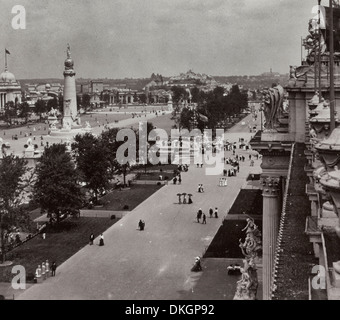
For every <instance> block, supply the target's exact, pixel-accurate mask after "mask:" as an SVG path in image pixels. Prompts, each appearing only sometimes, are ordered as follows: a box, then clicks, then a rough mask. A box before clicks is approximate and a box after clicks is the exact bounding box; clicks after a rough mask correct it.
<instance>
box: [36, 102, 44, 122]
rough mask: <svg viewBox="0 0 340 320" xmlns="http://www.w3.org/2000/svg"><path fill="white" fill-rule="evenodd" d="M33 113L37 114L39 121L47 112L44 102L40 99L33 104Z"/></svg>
mask: <svg viewBox="0 0 340 320" xmlns="http://www.w3.org/2000/svg"><path fill="white" fill-rule="evenodd" d="M35 112H36V113H37V114H39V116H40V120H41V116H42V114H43V113H45V112H47V106H46V103H45V101H43V100H41V99H39V100H37V102H36V103H35Z"/></svg>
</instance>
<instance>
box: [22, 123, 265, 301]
mask: <svg viewBox="0 0 340 320" xmlns="http://www.w3.org/2000/svg"><path fill="white" fill-rule="evenodd" d="M233 131H237V132H233V133H229V134H228V133H227V137H228V139H229V140H230V141H238V139H239V138H240V137H243V138H245V139H246V140H248V141H249V139H250V136H251V134H250V133H249V132H248V131H249V130H248V127H247V126H242V125H240V124H238V125H237V126H236V127H235V128H234V129H233ZM238 153H239V154H242V153H247V152H246V151H239V149H238ZM229 155H230V152H228V153H227V156H229ZM259 165H260V160H255V166H254V167H250V166H249V160H248V157H247V160H246V162H244V163H241V164H240V173H239V174H238V176H237V177H230V178H228V187H219V186H218V182H219V177H220V176H208V175H205V169H204V168H196V166H194V165H191V166H190V168H189V171H188V172H186V173H182V180H183V182H182V185H173V184H169V185H168V186H164V187H163V188H161V189H160V190H159V191H158V192H156V193H155V194H153V195H152V196H151V197H150V198H148V199H147V200H146V201H144V202H143V203H142V204H140V205H139V206H138V207H137V208H135V209H134V210H133V211H131V212H130V213H129V214H128V215H126V216H125V217H124V218H122V219H121V220H120V221H119V222H117V223H116V224H115V225H113V226H112V227H111V228H109V229H108V230H107V231H106V232H105V233H104V237H105V246H103V247H99V246H97V245H95V246H86V247H85V248H83V249H82V250H80V251H79V252H78V253H76V254H75V255H74V256H72V257H71V258H70V259H68V260H67V261H66V262H64V263H63V264H62V265H61V266H59V267H58V269H57V276H56V277H55V278H50V279H48V280H47V281H46V282H44V283H43V284H39V285H38V284H37V285H34V286H32V287H31V288H29V289H27V290H26V291H25V292H23V293H22V294H21V295H20V296H19V299H28V300H31V299H37V300H40V299H53V300H54V299H70V300H71V299H113V300H134V299H136V300H145V299H154V300H168V299H174V300H176V299H181V298H182V299H183V298H185V294H186V293H188V292H190V291H192V290H193V289H194V283H193V281H192V272H191V271H190V269H191V266H192V264H193V262H194V258H195V257H196V256H201V255H202V254H203V252H204V250H205V249H206V247H207V246H208V245H209V243H210V242H211V240H212V239H213V237H214V235H215V234H216V232H217V230H218V228H219V226H220V225H221V222H222V219H223V216H224V215H225V214H226V212H227V211H228V209H229V208H230V206H231V205H232V203H233V201H234V200H235V198H236V196H237V194H238V192H239V190H240V188H241V187H242V186H243V185H245V183H246V182H245V179H246V177H247V175H248V174H249V172H256V171H257V172H260V168H259ZM198 183H203V185H204V188H205V192H204V193H197V185H198ZM182 192H186V193H192V194H193V195H194V196H193V202H194V203H193V204H191V205H188V204H182V205H179V204H178V203H177V202H178V197H177V196H176V194H177V193H182ZM209 207H218V208H219V215H220V216H219V218H218V219H216V218H209V217H208V216H209V215H208V214H207V213H208V209H209ZM199 208H202V209H203V211H204V212H205V213H206V214H207V224H201V223H197V221H196V212H197V210H198V209H199ZM140 219H143V220H145V222H146V229H145V230H144V231H139V230H137V223H138V221H139V220H140ZM84 236H85V237H87V236H88V235H84ZM96 243H98V239H96ZM203 264H204V261H203ZM197 276H198V277H199V276H200V274H197ZM221 286H223V287H224V284H223V283H222V284H221ZM207 295H209V292H207Z"/></svg>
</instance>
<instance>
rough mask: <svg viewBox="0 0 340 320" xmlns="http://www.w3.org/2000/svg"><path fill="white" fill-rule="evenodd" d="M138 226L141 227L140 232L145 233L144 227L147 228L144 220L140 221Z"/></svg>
mask: <svg viewBox="0 0 340 320" xmlns="http://www.w3.org/2000/svg"><path fill="white" fill-rule="evenodd" d="M138 226H139V230H140V231H143V230H144V226H145V222H144V221H143V220H142V219H141V220H139V222H138Z"/></svg>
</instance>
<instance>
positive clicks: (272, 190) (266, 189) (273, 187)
mask: <svg viewBox="0 0 340 320" xmlns="http://www.w3.org/2000/svg"><path fill="white" fill-rule="evenodd" d="M280 180H281V179H280V177H269V176H268V177H262V178H261V184H262V187H263V189H262V195H263V196H273V197H276V196H278V195H279V192H280Z"/></svg>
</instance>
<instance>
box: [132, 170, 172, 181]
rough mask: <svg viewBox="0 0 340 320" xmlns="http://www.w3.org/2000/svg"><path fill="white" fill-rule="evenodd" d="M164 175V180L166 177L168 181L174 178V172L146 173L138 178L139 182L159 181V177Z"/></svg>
mask: <svg viewBox="0 0 340 320" xmlns="http://www.w3.org/2000/svg"><path fill="white" fill-rule="evenodd" d="M160 175H162V176H163V180H166V179H164V178H165V177H168V179H167V180H171V179H172V178H173V177H174V174H173V172H171V173H170V172H147V173H146V174H145V173H141V174H140V176H139V177H138V180H152V181H155V180H159V176H160Z"/></svg>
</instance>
